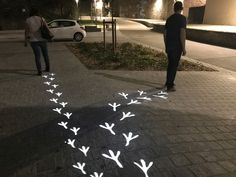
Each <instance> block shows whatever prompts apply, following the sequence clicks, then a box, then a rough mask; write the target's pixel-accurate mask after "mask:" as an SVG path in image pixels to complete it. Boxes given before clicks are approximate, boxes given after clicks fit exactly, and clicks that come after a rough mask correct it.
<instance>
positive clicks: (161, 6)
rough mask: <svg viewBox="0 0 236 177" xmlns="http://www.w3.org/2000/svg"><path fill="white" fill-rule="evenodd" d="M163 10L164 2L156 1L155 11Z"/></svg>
mask: <svg viewBox="0 0 236 177" xmlns="http://www.w3.org/2000/svg"><path fill="white" fill-rule="evenodd" d="M162 8H163V0H156V2H155V4H154V11H157V12H160V11H161V10H162Z"/></svg>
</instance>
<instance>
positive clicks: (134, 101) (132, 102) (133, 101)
mask: <svg viewBox="0 0 236 177" xmlns="http://www.w3.org/2000/svg"><path fill="white" fill-rule="evenodd" d="M131 104H142V103H141V102H139V101H138V100H133V99H131V101H130V102H129V103H127V105H131Z"/></svg>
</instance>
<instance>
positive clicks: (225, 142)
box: [217, 141, 235, 149]
mask: <svg viewBox="0 0 236 177" xmlns="http://www.w3.org/2000/svg"><path fill="white" fill-rule="evenodd" d="M217 143H218V144H219V145H221V146H222V147H223V148H224V149H233V148H235V147H234V146H233V145H231V144H230V143H228V142H227V141H217Z"/></svg>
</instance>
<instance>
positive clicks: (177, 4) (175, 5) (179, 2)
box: [174, 1, 183, 12]
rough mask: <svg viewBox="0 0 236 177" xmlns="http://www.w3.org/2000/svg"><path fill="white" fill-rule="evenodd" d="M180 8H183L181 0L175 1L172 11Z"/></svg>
mask: <svg viewBox="0 0 236 177" xmlns="http://www.w3.org/2000/svg"><path fill="white" fill-rule="evenodd" d="M180 10H183V3H182V2H181V1H176V2H175V4H174V11H175V12H178V11H180Z"/></svg>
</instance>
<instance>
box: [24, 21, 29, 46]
mask: <svg viewBox="0 0 236 177" xmlns="http://www.w3.org/2000/svg"><path fill="white" fill-rule="evenodd" d="M28 39H29V26H28V24H27V23H25V46H27V42H28Z"/></svg>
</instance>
